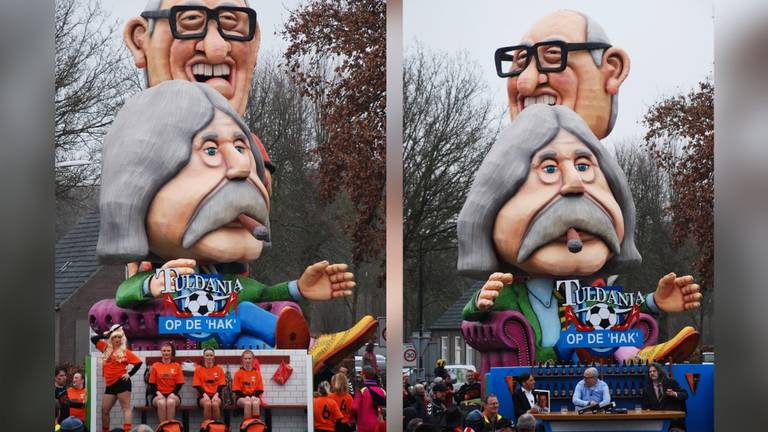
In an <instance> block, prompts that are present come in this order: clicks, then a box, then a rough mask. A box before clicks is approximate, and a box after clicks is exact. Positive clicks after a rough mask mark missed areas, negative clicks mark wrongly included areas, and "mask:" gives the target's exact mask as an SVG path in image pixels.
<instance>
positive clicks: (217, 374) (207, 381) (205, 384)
mask: <svg viewBox="0 0 768 432" xmlns="http://www.w3.org/2000/svg"><path fill="white" fill-rule="evenodd" d="M225 384H227V379H226V378H225V377H224V369H222V368H221V366H217V365H213V367H209V368H207V367H205V366H197V367H196V368H195V375H194V376H193V377H192V385H193V386H195V387H202V388H203V391H204V392H205V393H206V394H207V395H208V396H213V395H214V394H216V392H217V391H219V386H223V385H225Z"/></svg>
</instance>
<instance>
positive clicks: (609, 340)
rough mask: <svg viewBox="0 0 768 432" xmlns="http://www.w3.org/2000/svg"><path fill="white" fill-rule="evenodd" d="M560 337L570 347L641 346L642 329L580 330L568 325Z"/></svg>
mask: <svg viewBox="0 0 768 432" xmlns="http://www.w3.org/2000/svg"><path fill="white" fill-rule="evenodd" d="M560 338H561V339H562V340H563V341H564V342H565V346H567V347H570V348H607V347H621V346H636V347H641V346H643V331H642V330H640V329H629V330H592V331H588V332H580V331H578V330H576V329H575V328H573V327H568V329H566V330H565V331H563V332H562V333H561V335H560Z"/></svg>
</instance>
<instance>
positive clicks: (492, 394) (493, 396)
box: [483, 393, 499, 403]
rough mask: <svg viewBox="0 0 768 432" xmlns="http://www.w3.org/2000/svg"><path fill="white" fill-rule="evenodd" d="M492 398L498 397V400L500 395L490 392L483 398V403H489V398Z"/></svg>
mask: <svg viewBox="0 0 768 432" xmlns="http://www.w3.org/2000/svg"><path fill="white" fill-rule="evenodd" d="M490 398H496V400H498V399H499V397H498V396H496V395H495V394H494V393H490V394H488V395H487V396H486V397H485V399H483V403H488V399H490Z"/></svg>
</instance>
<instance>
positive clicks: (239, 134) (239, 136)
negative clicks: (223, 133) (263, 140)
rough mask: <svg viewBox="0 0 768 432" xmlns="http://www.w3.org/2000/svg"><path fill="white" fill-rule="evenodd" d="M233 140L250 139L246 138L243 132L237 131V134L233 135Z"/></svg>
mask: <svg viewBox="0 0 768 432" xmlns="http://www.w3.org/2000/svg"><path fill="white" fill-rule="evenodd" d="M232 138H234V139H247V138H248V137H247V136H245V134H244V133H243V131H235V133H233V134H232Z"/></svg>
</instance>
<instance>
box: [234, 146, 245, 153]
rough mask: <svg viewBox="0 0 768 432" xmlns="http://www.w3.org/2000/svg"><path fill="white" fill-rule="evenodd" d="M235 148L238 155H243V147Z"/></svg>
mask: <svg viewBox="0 0 768 432" xmlns="http://www.w3.org/2000/svg"><path fill="white" fill-rule="evenodd" d="M235 148H236V149H237V152H238V153H240V154H243V153H245V147H241V146H237V147H235Z"/></svg>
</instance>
